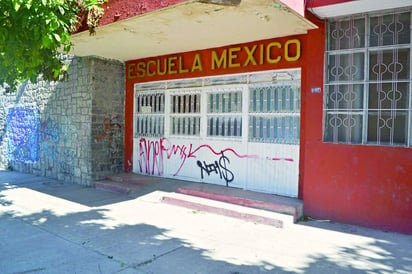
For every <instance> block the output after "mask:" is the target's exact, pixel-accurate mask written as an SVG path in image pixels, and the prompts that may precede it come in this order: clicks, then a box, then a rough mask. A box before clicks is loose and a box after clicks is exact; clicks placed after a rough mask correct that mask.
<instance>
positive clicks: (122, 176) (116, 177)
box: [94, 173, 159, 194]
mask: <svg viewBox="0 0 412 274" xmlns="http://www.w3.org/2000/svg"><path fill="white" fill-rule="evenodd" d="M158 180H159V179H158V178H156V177H149V176H139V175H136V174H133V173H119V174H111V175H108V176H106V178H105V179H104V180H100V181H95V182H94V186H95V188H97V189H103V190H109V191H114V192H119V193H125V194H129V193H133V192H135V191H137V190H138V189H140V188H141V187H143V186H145V185H147V184H148V183H150V182H153V181H158Z"/></svg>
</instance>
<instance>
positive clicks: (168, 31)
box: [71, 0, 316, 61]
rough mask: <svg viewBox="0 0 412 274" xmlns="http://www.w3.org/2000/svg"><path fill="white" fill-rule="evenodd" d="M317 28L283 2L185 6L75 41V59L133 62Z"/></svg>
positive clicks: (83, 35)
mask: <svg viewBox="0 0 412 274" xmlns="http://www.w3.org/2000/svg"><path fill="white" fill-rule="evenodd" d="M314 28H316V25H314V24H313V23H311V22H310V21H308V20H306V19H305V18H304V17H302V16H301V15H300V14H298V13H297V12H295V11H294V10H292V9H291V8H289V7H288V6H286V5H285V4H283V3H281V2H280V1H279V0H242V1H241V3H240V4H239V5H237V6H226V5H216V4H210V3H205V2H204V1H202V2H201V1H193V0H192V1H185V2H183V3H180V4H176V5H173V6H169V7H167V8H163V9H159V10H156V11H153V12H149V13H146V14H142V15H138V16H134V17H131V18H128V19H125V20H120V21H118V22H114V23H111V24H108V25H104V26H102V27H99V28H97V29H96V32H97V34H96V35H95V36H89V33H88V31H84V32H81V33H76V34H74V35H72V42H73V44H74V46H73V48H72V51H71V54H74V55H77V56H89V55H94V56H100V57H104V58H109V59H117V60H121V61H128V60H134V59H140V58H146V57H152V56H160V55H165V54H172V53H179V52H185V51H192V50H200V49H206V48H213V47H220V46H227V45H231V44H237V43H244V42H251V41H257V40H263V39H269V38H276V37H283V36H288V35H295V34H304V33H306V32H307V30H309V29H314Z"/></svg>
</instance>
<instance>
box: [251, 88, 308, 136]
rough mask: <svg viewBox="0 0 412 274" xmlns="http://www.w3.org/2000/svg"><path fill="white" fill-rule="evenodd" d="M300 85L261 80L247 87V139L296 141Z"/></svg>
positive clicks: (298, 125) (298, 124)
mask: <svg viewBox="0 0 412 274" xmlns="http://www.w3.org/2000/svg"><path fill="white" fill-rule="evenodd" d="M299 120H300V87H299V86H298V85H290V84H289V85H273V84H260V85H253V86H251V87H250V94H249V141H251V142H264V143H286V144H298V143H299V127H300V122H299Z"/></svg>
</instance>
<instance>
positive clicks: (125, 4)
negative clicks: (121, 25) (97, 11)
mask: <svg viewBox="0 0 412 274" xmlns="http://www.w3.org/2000/svg"><path fill="white" fill-rule="evenodd" d="M185 1H186V0H140V1H136V0H110V1H109V2H107V3H105V4H104V5H103V7H104V9H105V12H104V15H103V17H102V19H101V20H100V23H99V25H101V26H102V25H106V24H109V23H112V22H114V21H118V20H123V19H126V18H129V17H133V16H136V15H140V14H144V13H148V12H151V11H155V10H158V9H162V8H166V7H168V6H171V5H175V4H178V3H181V2H185Z"/></svg>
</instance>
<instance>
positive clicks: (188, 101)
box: [170, 91, 200, 136]
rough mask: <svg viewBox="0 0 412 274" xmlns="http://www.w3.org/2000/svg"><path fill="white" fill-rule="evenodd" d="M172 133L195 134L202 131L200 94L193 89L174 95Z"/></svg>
mask: <svg viewBox="0 0 412 274" xmlns="http://www.w3.org/2000/svg"><path fill="white" fill-rule="evenodd" d="M170 100H171V102H170V104H171V105H170V109H171V111H170V112H171V114H170V118H171V122H170V128H171V131H170V132H171V134H173V135H186V136H194V135H199V132H200V94H199V92H196V91H192V92H187V93H185V94H179V95H172V96H171V99H170Z"/></svg>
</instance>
